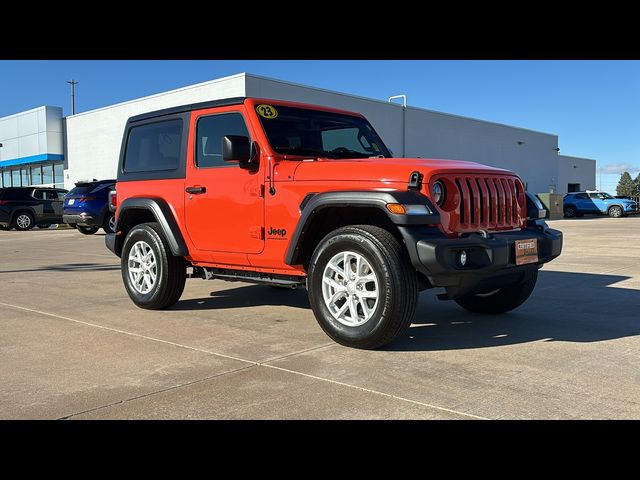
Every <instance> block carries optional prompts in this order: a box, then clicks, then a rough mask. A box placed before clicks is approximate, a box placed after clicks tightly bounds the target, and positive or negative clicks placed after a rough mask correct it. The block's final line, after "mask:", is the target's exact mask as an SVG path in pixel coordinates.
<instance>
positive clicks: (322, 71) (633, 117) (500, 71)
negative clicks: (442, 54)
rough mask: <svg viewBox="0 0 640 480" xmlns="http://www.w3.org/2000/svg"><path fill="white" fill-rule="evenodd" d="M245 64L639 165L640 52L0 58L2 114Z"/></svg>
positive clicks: (608, 178)
mask: <svg viewBox="0 0 640 480" xmlns="http://www.w3.org/2000/svg"><path fill="white" fill-rule="evenodd" d="M240 72H249V73H255V74H258V75H265V76H269V77H275V78H279V79H283V80H288V81H293V82H299V83H304V84H308V85H313V86H317V87H321V88H327V89H331V90H338V91H342V92H346V93H352V94H357V95H362V96H366V97H372V98H378V99H385V100H386V99H387V97H389V96H390V95H393V94H397V93H406V94H407V95H408V97H409V104H410V105H413V106H417V107H422V108H428V109H432V110H438V111H443V112H448V113H455V114H458V115H465V116H470V117H475V118H480V119H484V120H491V121H494V122H500V123H506V124H509V125H515V126H519V127H524V128H530V129H533V130H540V131H543V132H549V133H554V134H557V135H559V146H560V149H561V153H563V154H566V155H576V156H581V157H588V158H594V159H596V160H597V161H598V167H600V168H601V169H602V176H601V177H602V187H603V189H604V190H609V191H612V190H615V185H616V184H617V180H618V178H619V172H620V171H621V170H631V174H632V176H634V177H635V176H636V175H637V174H638V172H639V171H640V62H639V61H346V60H340V61H316V60H312V61H311V60H310V61H292V60H290V61H267V60H259V61H257V60H241V61H227V60H224V61H103V60H97V61H79V60H74V61H0V116H4V115H9V114H12V113H16V112H19V111H22V110H27V109H29V108H33V107H37V106H39V105H44V104H48V105H59V106H62V107H63V108H64V111H65V114H68V113H69V112H70V93H69V88H70V87H69V85H68V84H66V83H65V80H70V79H71V78H74V79H76V80H78V81H79V82H80V84H79V85H78V86H77V87H76V88H77V90H76V111H84V110H90V109H93V108H97V107H101V106H105V105H109V104H112V103H116V102H121V101H124V100H129V99H132V98H136V97H140V96H144V95H150V94H153V93H158V92H162V91H164V90H169V89H173V88H178V87H182V86H185V85H189V84H193V83H198V82H203V81H207V80H211V79H213V78H217V77H221V76H225V75H231V74H234V73H240ZM598 185H600V174H599V175H598Z"/></svg>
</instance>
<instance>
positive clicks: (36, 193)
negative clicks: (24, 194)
mask: <svg viewBox="0 0 640 480" xmlns="http://www.w3.org/2000/svg"><path fill="white" fill-rule="evenodd" d="M33 198H37V199H38V200H44V190H36V191H34V192H33Z"/></svg>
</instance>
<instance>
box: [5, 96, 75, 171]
mask: <svg viewBox="0 0 640 480" xmlns="http://www.w3.org/2000/svg"><path fill="white" fill-rule="evenodd" d="M61 125H62V108H60V107H52V106H42V107H38V108H34V109H33V110H27V111H25V112H20V113H17V114H15V115H9V116H6V117H3V118H0V143H2V147H1V148H0V167H2V166H3V162H7V161H13V160H16V159H23V158H25V157H32V156H35V155H42V154H47V153H48V154H55V155H62V154H64V149H63V144H62V141H63V134H62V129H61Z"/></svg>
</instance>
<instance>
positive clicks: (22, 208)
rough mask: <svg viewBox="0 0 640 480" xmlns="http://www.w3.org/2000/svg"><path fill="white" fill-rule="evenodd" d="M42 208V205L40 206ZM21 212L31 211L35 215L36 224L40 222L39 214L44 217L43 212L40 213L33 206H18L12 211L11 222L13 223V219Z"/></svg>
mask: <svg viewBox="0 0 640 480" xmlns="http://www.w3.org/2000/svg"><path fill="white" fill-rule="evenodd" d="M40 209H41V210H42V207H41V208H40ZM20 212H29V213H30V214H31V216H32V217H33V222H34V224H35V225H37V224H38V216H40V217H42V213H40V215H38V213H36V211H35V209H34V208H33V207H17V208H16V209H14V210H13V212H11V218H10V219H9V224H10V225H13V221H14V220H15V219H16V215H17V214H18V213H20Z"/></svg>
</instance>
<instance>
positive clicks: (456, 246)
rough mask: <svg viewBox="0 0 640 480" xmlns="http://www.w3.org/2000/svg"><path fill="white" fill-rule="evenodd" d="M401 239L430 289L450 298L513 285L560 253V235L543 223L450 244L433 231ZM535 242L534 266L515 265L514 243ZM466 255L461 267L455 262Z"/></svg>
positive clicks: (409, 230)
mask: <svg viewBox="0 0 640 480" xmlns="http://www.w3.org/2000/svg"><path fill="white" fill-rule="evenodd" d="M401 233H402V235H403V237H404V240H405V243H406V245H407V248H408V251H409V256H410V257H411V261H412V263H413V266H414V267H415V268H416V270H418V271H419V272H421V273H422V274H424V275H425V276H426V277H427V279H428V280H429V283H430V284H431V286H433V287H444V288H445V289H446V291H447V295H448V297H449V298H458V297H462V296H465V295H469V294H471V293H479V292H482V291H485V292H487V291H491V290H495V289H496V288H500V287H501V286H504V285H508V284H510V283H514V282H517V281H518V280H520V279H521V278H522V277H523V276H524V274H525V273H526V272H528V271H530V270H531V269H536V268H540V266H542V264H544V263H547V262H550V261H551V260H553V259H554V258H556V257H557V256H558V255H560V253H561V251H562V232H560V231H558V230H554V229H551V228H549V227H548V226H547V224H546V223H545V222H544V221H542V220H537V221H535V222H531V224H530V226H528V227H527V228H526V229H523V230H518V231H511V232H495V233H489V234H488V235H487V236H486V237H485V236H484V235H482V234H481V233H472V234H469V235H466V236H464V237H459V238H448V237H446V236H444V235H442V234H441V233H440V232H439V231H438V230H437V229H433V228H422V229H415V228H408V227H403V228H402V229H401ZM526 239H535V241H536V242H537V245H538V262H536V263H533V264H528V265H520V266H518V265H516V263H515V246H514V244H515V241H516V240H526ZM462 250H464V251H465V252H466V253H467V262H466V264H465V266H464V267H462V266H460V265H459V263H458V260H457V257H458V254H459V252H461V251H462Z"/></svg>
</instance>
